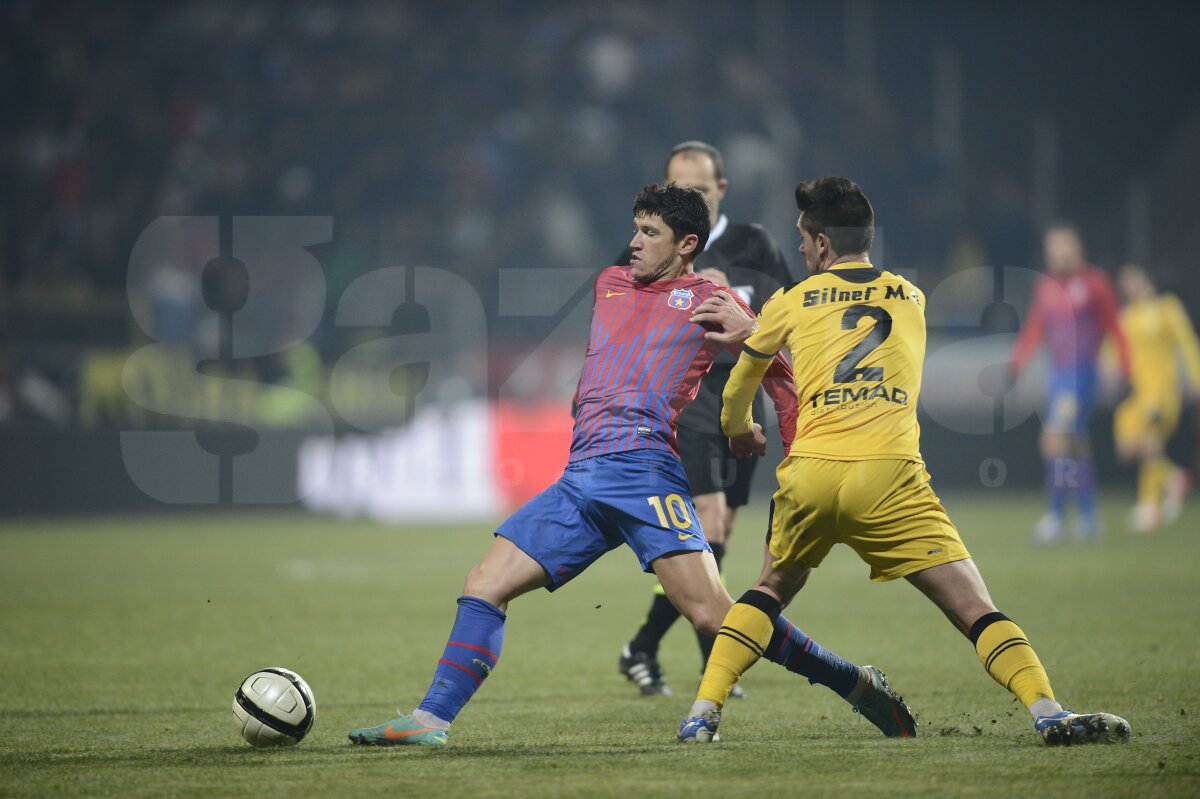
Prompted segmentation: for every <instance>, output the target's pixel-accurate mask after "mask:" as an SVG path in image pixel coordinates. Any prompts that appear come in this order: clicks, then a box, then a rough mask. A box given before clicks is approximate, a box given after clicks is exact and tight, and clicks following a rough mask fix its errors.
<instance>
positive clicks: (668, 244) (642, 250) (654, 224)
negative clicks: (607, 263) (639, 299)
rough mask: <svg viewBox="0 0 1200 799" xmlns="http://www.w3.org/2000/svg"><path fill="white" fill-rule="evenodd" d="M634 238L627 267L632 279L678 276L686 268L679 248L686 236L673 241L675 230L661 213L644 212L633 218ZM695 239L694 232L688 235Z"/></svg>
mask: <svg viewBox="0 0 1200 799" xmlns="http://www.w3.org/2000/svg"><path fill="white" fill-rule="evenodd" d="M633 227H634V234H633V240H632V241H630V242H629V249H630V251H631V253H632V254H631V255H630V256H629V266H630V270H631V271H632V272H633V278H634V280H637V281H639V282H641V283H653V282H654V281H655V280H660V279H662V278H668V279H669V278H673V277H677V276H678V274H682V272H683V269H684V268H685V265H684V262H683V258H682V256H681V254H680V253H681V248H682V247H683V246H684V245H685V243H686V242H687V240H688V238H689V237H687V236H685V237H684V238H683V240H682V241H675V231H673V230H671V228H670V227H669V226H668V225H667V223H666V222H664V221H663V220H662V217H659V216H651V215H649V214H645V215H642V216H636V217H634V218H633ZM690 238H692V239H695V236H692V237H690Z"/></svg>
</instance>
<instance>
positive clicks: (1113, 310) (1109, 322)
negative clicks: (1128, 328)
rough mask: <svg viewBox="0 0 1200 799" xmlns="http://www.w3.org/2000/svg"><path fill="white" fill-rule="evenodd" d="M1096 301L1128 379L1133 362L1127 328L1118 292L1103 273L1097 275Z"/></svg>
mask: <svg viewBox="0 0 1200 799" xmlns="http://www.w3.org/2000/svg"><path fill="white" fill-rule="evenodd" d="M1096 302H1097V306H1098V310H1099V312H1100V322H1101V324H1102V325H1103V326H1104V329H1105V330H1107V331H1108V335H1109V336H1110V337H1111V338H1112V341H1113V345H1114V346H1115V347H1116V349H1117V360H1118V362H1119V363H1120V364H1121V374H1122V375H1124V376H1125V380H1126V381H1128V380H1130V379H1131V377H1132V376H1133V368H1132V364H1133V362H1132V360H1131V359H1130V357H1129V339H1127V338H1125V329H1124V328H1123V327H1121V315H1120V312H1119V310H1118V308H1117V292H1116V290H1115V289H1113V284H1112V281H1111V280H1109V279H1108V276H1107V275H1104V274H1102V273H1098V274H1097V275H1096Z"/></svg>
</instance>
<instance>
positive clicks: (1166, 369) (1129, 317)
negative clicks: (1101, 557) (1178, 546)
mask: <svg viewBox="0 0 1200 799" xmlns="http://www.w3.org/2000/svg"><path fill="white" fill-rule="evenodd" d="M1119 284H1120V288H1121V294H1123V295H1124V297H1125V300H1126V305H1125V307H1124V309H1123V310H1122V311H1121V327H1122V328H1124V330H1125V336H1126V337H1127V338H1128V339H1129V348H1130V355H1131V361H1132V363H1133V375H1132V379H1131V380H1130V387H1131V388H1132V392H1131V393H1130V395H1129V397H1128V399H1126V400H1125V401H1124V402H1122V403H1121V404H1120V406H1118V408H1117V412H1116V415H1115V416H1114V418H1113V432H1114V434H1115V438H1116V444H1117V452H1118V454H1120V456H1121V457H1122V458H1123V459H1125V460H1131V461H1136V462H1137V464H1138V501H1137V505H1136V506H1135V507H1134V509H1133V513H1132V515H1131V519H1130V521H1131V528H1132V529H1133V530H1134V531H1136V532H1143V533H1146V532H1150V531H1152V530H1156V529H1158V528H1159V527H1160V526H1162V525H1163V524H1164V523H1170V522H1173V521H1174V520H1175V519H1176V518H1178V516H1179V513H1180V511H1181V510H1182V507H1183V498H1184V496H1185V495H1186V494H1187V490H1188V486H1189V484H1190V483H1191V476H1190V475H1189V474H1188V472H1187V470H1186V469H1183V468H1182V467H1180V466H1178V465H1177V464H1175V463H1174V462H1172V461H1171V459H1170V458H1168V457H1167V455H1166V444H1167V441H1168V440H1169V439H1170V438H1171V434H1172V433H1174V432H1175V428H1176V427H1177V426H1178V424H1179V412H1180V408H1181V406H1182V404H1183V387H1182V386H1180V384H1179V364H1178V361H1179V360H1180V359H1181V358H1182V360H1183V364H1184V367H1185V371H1186V374H1187V384H1188V387H1189V389H1190V390H1191V394H1192V396H1193V397H1197V396H1200V342H1197V340H1196V331H1195V330H1193V329H1192V323H1191V322H1190V321H1189V320H1188V316H1187V311H1185V310H1184V309H1183V304H1182V303H1181V302H1180V301H1179V298H1178V297H1176V296H1174V295H1173V294H1159V293H1157V292H1156V291H1155V288H1154V283H1153V281H1151V280H1150V276H1149V275H1147V274H1146V271H1145V270H1144V269H1142V267H1140V266H1137V265H1136V264H1129V265H1127V266H1125V267H1123V268H1122V269H1121V274H1120V277H1119Z"/></svg>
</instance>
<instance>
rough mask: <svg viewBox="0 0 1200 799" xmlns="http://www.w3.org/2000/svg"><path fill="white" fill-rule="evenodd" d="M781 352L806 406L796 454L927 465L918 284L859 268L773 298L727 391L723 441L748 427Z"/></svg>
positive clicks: (834, 271)
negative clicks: (920, 403) (920, 399)
mask: <svg viewBox="0 0 1200 799" xmlns="http://www.w3.org/2000/svg"><path fill="white" fill-rule="evenodd" d="M781 349H786V350H787V351H788V353H789V354H790V355H791V359H792V372H793V379H794V380H795V383H796V393H797V399H798V400H799V405H800V408H799V417H798V418H797V420H796V437H795V439H794V440H793V442H792V448H791V451H790V452H789V454H790V455H794V456H799V457H811V458H824V459H828V460H837V461H858V460H880V459H899V460H914V461H920V460H921V451H920V437H921V431H920V427H919V426H918V424H917V396H918V395H919V394H920V393H921V368H922V365H923V362H924V359H925V298H924V296H923V295H922V293H921V292H920V290H919V289H917V287H916V286H914V285H913V284H912V283H910V282H909V281H907V280H905V279H904V278H903V277H901V276H899V275H896V274H893V273H891V272H885V271H881V270H879V269H876V268H875V267H874V266H872V265H871V264H868V263H859V262H854V263H843V264H837V265H836V266H833V267H831V268H830V269H828V270H826V271H824V272H818V273H817V274H815V275H812V276H810V277H809V278H807V279H806V280H802V281H800V282H799V283H794V284H792V285H791V286H786V287H784V288H782V289H780V290H779V291H777V292H775V294H774V295H772V297H771V299H770V300H768V301H767V302H766V304H764V305H763V309H762V312H761V313H760V314H759V317H758V330H757V331H756V332H755V333H754V334H752V335H751V336H750V338H749V339H747V340H746V342H745V344H744V345H743V348H742V355H741V357H740V358H739V359H738V363H737V366H736V367H735V368H734V370H733V372H732V374H731V375H730V378H729V382H728V383H727V384H726V386H725V393H724V406H723V408H722V411H721V425H722V427H723V429H724V431H725V434H726V435H730V436H736V435H740V434H742V433H745V432H748V431H749V430H750V429H751V425H752V424H753V421H752V419H751V415H750V407H751V400H752V399H753V397H754V390H755V389H756V388H757V386H758V383H759V381H760V380H761V379H762V375H763V374H764V373H765V371H766V368H767V366H768V365H769V364H770V363H771V359H772V358H773V357H774V356H775V354H776V353H777V352H779V351H780V350H781Z"/></svg>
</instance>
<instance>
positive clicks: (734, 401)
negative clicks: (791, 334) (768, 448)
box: [721, 352, 773, 454]
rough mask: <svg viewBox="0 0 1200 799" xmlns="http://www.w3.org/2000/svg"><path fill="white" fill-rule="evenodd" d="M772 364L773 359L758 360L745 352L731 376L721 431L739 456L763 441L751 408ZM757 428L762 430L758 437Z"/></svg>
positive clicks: (723, 398)
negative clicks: (745, 449)
mask: <svg viewBox="0 0 1200 799" xmlns="http://www.w3.org/2000/svg"><path fill="white" fill-rule="evenodd" d="M772 360H773V357H772V358H756V357H754V355H751V354H750V353H748V352H743V353H742V355H741V357H740V358H738V362H737V363H736V364H735V365H734V367H733V371H732V372H730V373H729V382H727V383H726V384H725V391H724V393H723V394H722V397H721V398H722V407H721V429H722V430H723V431H724V432H725V435H727V436H729V446H730V448H731V449H733V450H734V453H735V454H736V453H737V452H738V448H739V447H741V448H743V449H744V448H746V447H747V446H748V445H754V444H757V442H758V439H759V438H762V432H761V431H762V428H761V427H759V426H758V425H757V424H755V423H754V418H753V414H752V412H751V406H752V403H753V401H754V394H755V392H757V391H758V386H759V384H760V383H762V379H763V376H764V375H765V374H766V373H767V369H768V367H770V366H771V362H772ZM755 428H758V435H757V436H755V435H754V434H755ZM762 445H763V446H765V445H766V439H763V440H762Z"/></svg>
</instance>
